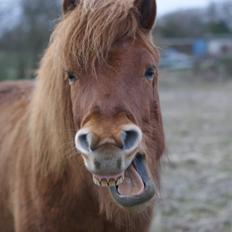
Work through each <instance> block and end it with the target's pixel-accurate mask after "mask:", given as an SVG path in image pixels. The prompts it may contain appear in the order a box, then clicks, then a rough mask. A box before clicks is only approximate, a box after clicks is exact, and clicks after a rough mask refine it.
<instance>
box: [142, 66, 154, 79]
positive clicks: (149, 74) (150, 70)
mask: <svg viewBox="0 0 232 232" xmlns="http://www.w3.org/2000/svg"><path fill="white" fill-rule="evenodd" d="M144 76H145V78H146V79H147V80H149V81H151V80H153V79H154V78H155V70H154V68H151V67H150V68H148V69H147V70H146V71H145V74H144Z"/></svg>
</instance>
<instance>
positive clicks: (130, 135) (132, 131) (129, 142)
mask: <svg viewBox="0 0 232 232" xmlns="http://www.w3.org/2000/svg"><path fill="white" fill-rule="evenodd" d="M141 140H142V132H141V130H140V129H139V128H138V127H137V126H133V125H132V126H127V127H126V128H124V129H123V131H122V133H121V141H122V144H123V149H124V150H127V151H131V150H134V149H135V148H136V147H138V146H139V143H140V142H141Z"/></svg>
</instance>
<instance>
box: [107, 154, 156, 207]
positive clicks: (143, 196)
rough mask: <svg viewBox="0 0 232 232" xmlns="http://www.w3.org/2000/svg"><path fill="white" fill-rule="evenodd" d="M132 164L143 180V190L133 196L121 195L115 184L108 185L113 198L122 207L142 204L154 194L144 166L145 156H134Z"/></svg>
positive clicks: (151, 182) (146, 168) (152, 185)
mask: <svg viewBox="0 0 232 232" xmlns="http://www.w3.org/2000/svg"><path fill="white" fill-rule="evenodd" d="M133 165H134V166H135V168H136V171H137V172H138V174H139V175H140V176H141V178H142V180H143V182H144V191H143V192H142V193H140V194H139V195H135V196H123V195H121V194H120V193H119V191H118V188H117V187H116V186H112V187H110V191H111V194H112V196H113V198H114V200H115V201H116V202H117V203H118V204H119V205H122V206H123V207H133V206H136V205H140V204H143V203H145V202H147V201H149V200H150V199H152V198H153V197H154V195H155V187H154V183H153V181H152V178H151V175H150V173H149V170H148V167H147V166H146V161H145V158H144V157H143V156H142V155H138V156H136V158H135V160H134V161H133Z"/></svg>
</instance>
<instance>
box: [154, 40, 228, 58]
mask: <svg viewBox="0 0 232 232" xmlns="http://www.w3.org/2000/svg"><path fill="white" fill-rule="evenodd" d="M158 46H159V47H160V48H161V52H162V50H165V49H167V48H175V49H176V50H178V51H180V52H183V53H186V54H189V55H193V56H198V57H203V56H222V55H227V54H232V36H231V37H228V36H222V37H203V38H197V39H196V38H174V39H168V38H166V39H161V40H160V41H159V42H158Z"/></svg>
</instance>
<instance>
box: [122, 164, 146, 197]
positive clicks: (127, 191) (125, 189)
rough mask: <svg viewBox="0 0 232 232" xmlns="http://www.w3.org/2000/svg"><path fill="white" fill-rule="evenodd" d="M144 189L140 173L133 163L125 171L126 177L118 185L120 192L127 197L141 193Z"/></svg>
mask: <svg viewBox="0 0 232 232" xmlns="http://www.w3.org/2000/svg"><path fill="white" fill-rule="evenodd" d="M143 191H144V184H143V180H142V178H141V176H140V175H139V174H138V172H137V171H136V169H135V168H134V166H133V165H131V166H130V167H129V168H128V169H127V170H126V172H125V179H124V181H123V183H122V184H120V185H119V186H118V192H119V193H120V194H121V195H123V196H126V197H130V196H137V195H140V194H141V193H142V192H143Z"/></svg>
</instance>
